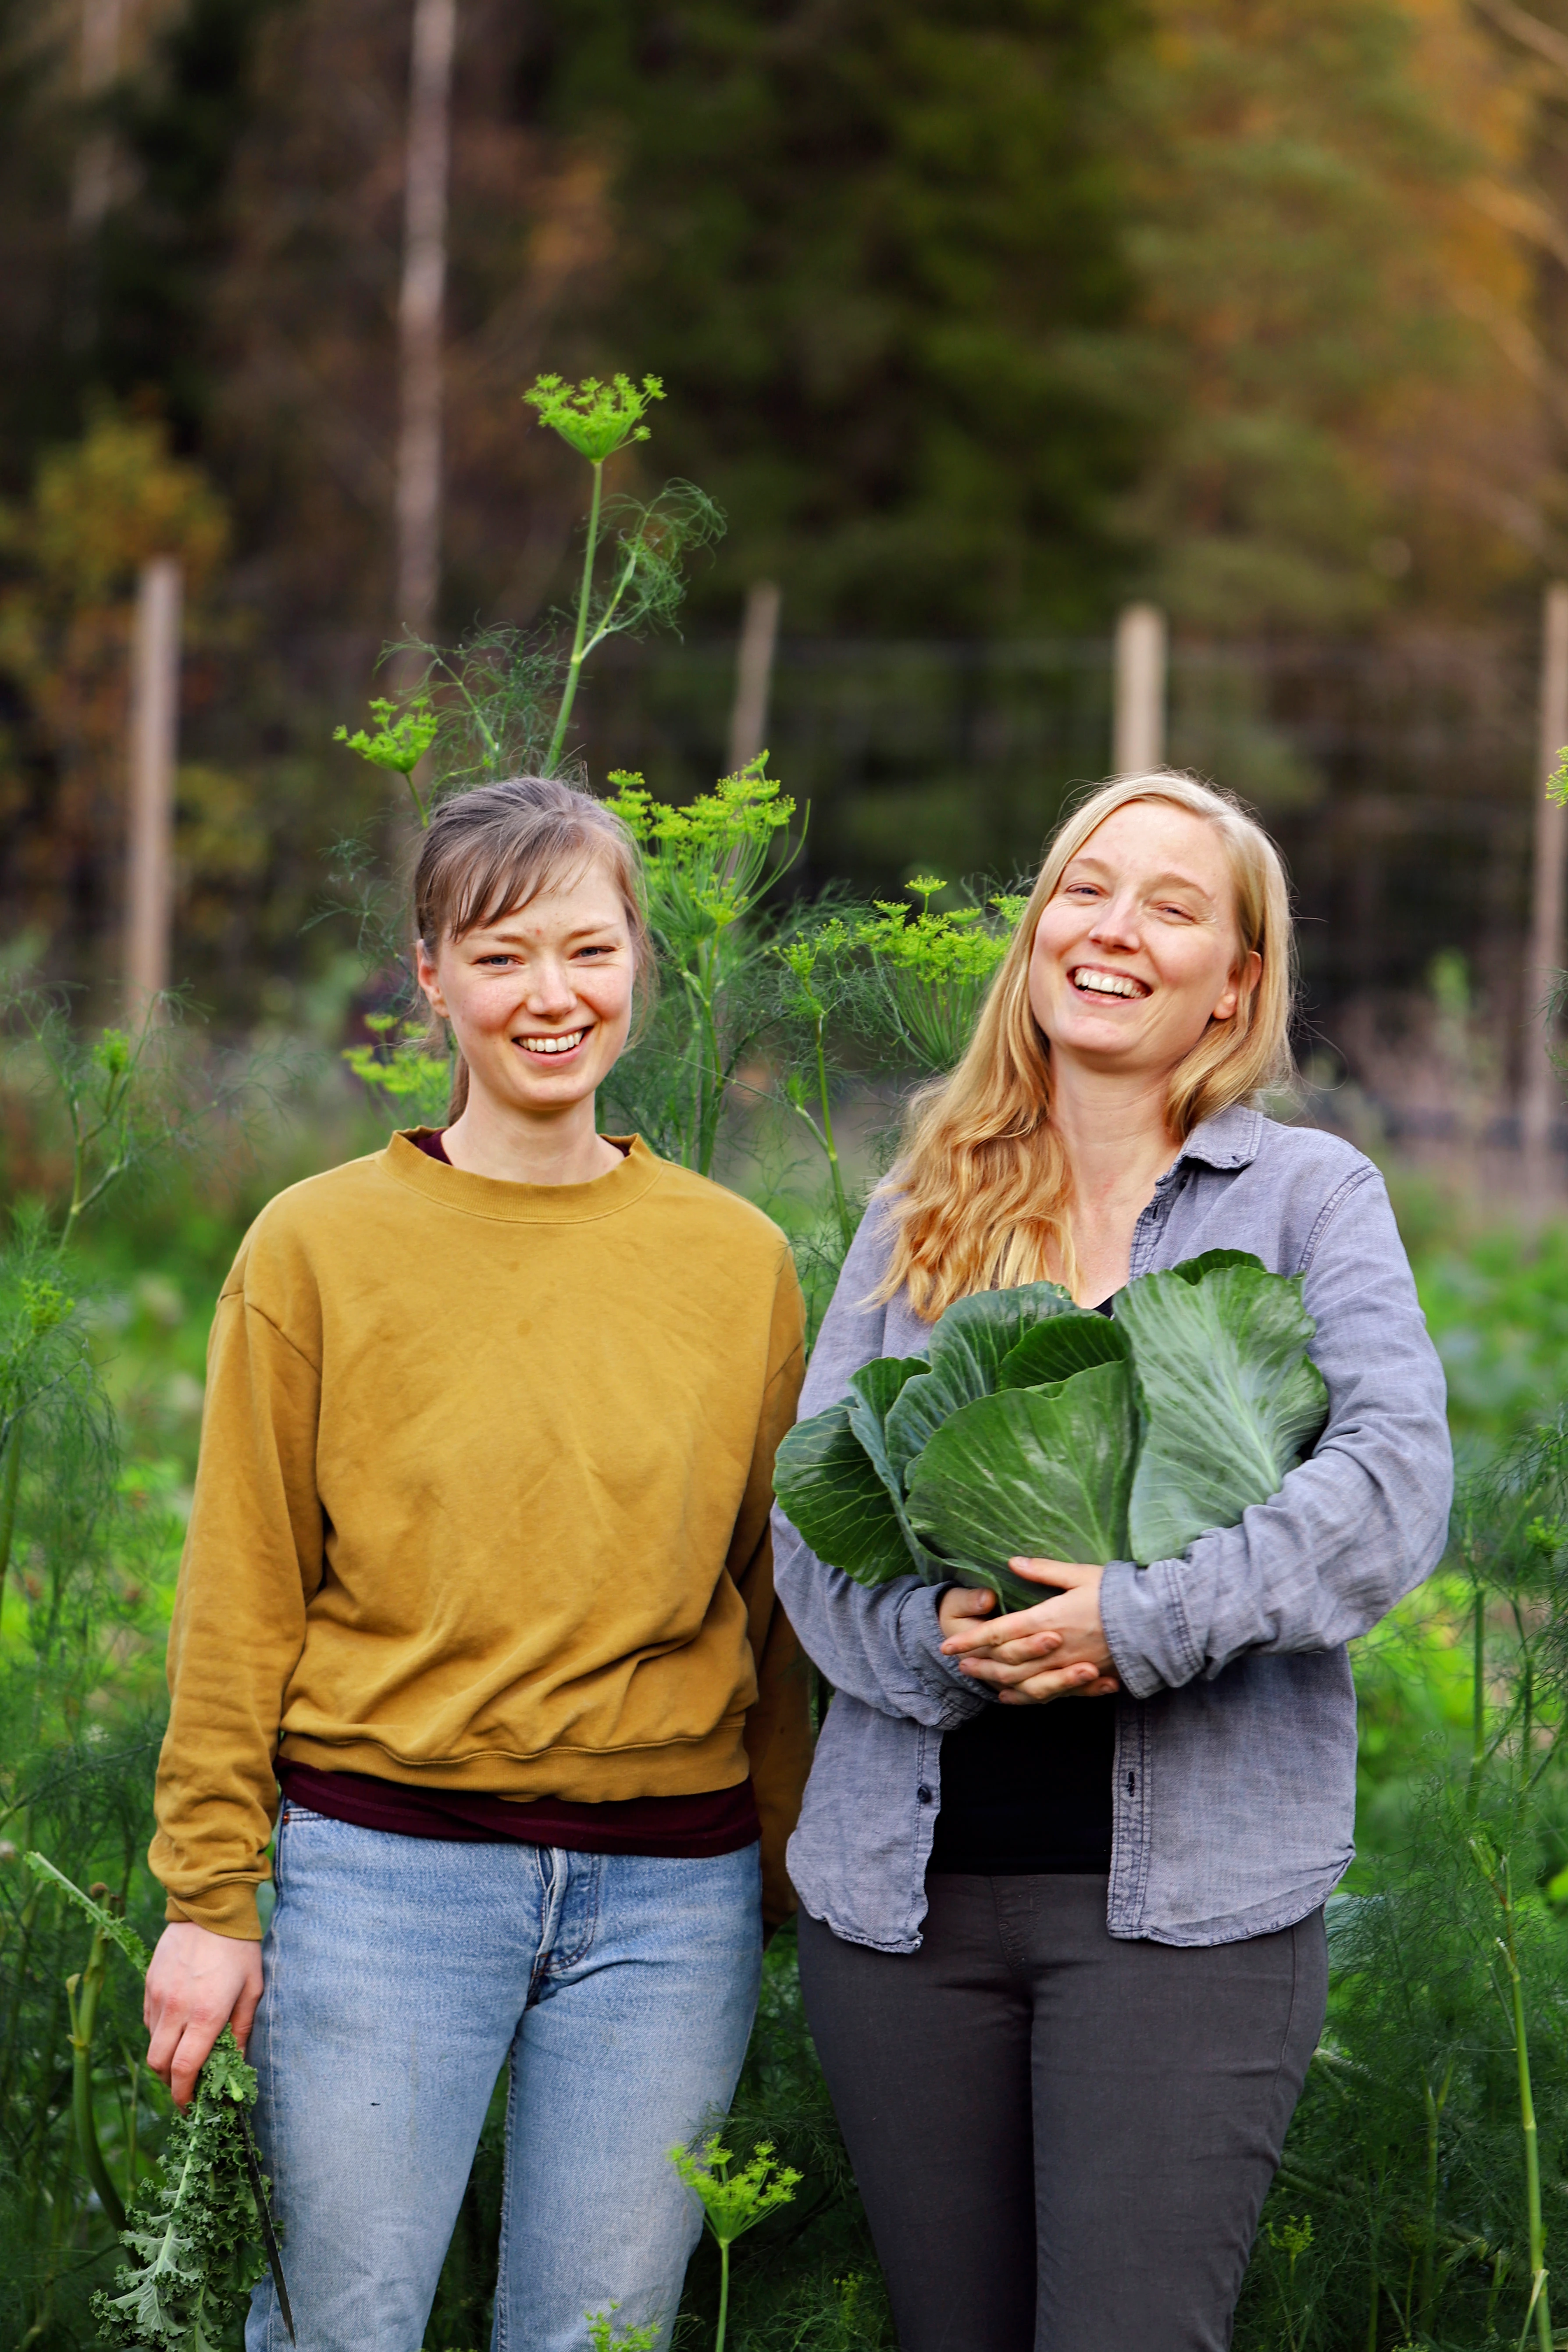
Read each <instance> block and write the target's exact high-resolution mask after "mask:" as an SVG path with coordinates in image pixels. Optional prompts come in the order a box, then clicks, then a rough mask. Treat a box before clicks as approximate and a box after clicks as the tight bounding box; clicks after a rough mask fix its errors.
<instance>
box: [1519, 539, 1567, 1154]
mask: <svg viewBox="0 0 1568 2352" xmlns="http://www.w3.org/2000/svg"><path fill="white" fill-rule="evenodd" d="M1541 656H1542V658H1541V739H1540V744H1539V747H1538V750H1537V752H1536V762H1535V766H1536V776H1537V779H1538V782H1537V784H1536V800H1535V845H1534V861H1533V865H1532V866H1531V888H1530V944H1529V949H1528V961H1527V962H1526V965H1525V972H1524V1038H1523V1048H1524V1050H1523V1058H1522V1083H1521V1088H1520V1122H1519V1124H1520V1140H1521V1145H1522V1147H1523V1155H1524V1181H1525V1185H1526V1188H1527V1190H1528V1191H1529V1192H1531V1194H1532V1195H1533V1196H1534V1197H1535V1198H1536V1199H1537V1200H1538V1201H1539V1200H1542V1199H1544V1197H1545V1195H1546V1194H1547V1192H1549V1191H1550V1190H1551V1189H1552V1113H1553V1111H1554V1110H1555V1108H1556V1107H1557V1103H1558V1100H1559V1097H1560V1095H1561V1091H1562V1082H1561V1081H1560V1079H1559V1078H1558V1076H1557V1073H1556V1071H1555V1070H1554V1069H1553V1067H1552V1052H1551V1049H1552V1035H1551V1026H1550V1024H1548V1023H1546V1022H1544V1021H1543V1020H1542V1010H1541V1007H1542V999H1543V997H1544V996H1545V995H1546V993H1547V991H1548V990H1549V989H1550V988H1551V987H1552V984H1553V982H1554V980H1555V978H1556V975H1557V972H1558V971H1559V969H1560V968H1561V965H1562V962H1563V849H1564V845H1565V844H1568V810H1563V809H1561V808H1559V807H1558V806H1557V805H1556V803H1555V802H1552V801H1549V800H1548V799H1547V797H1546V789H1545V787H1546V781H1547V779H1548V777H1550V776H1552V775H1553V774H1554V773H1555V772H1556V768H1557V761H1558V758H1559V755H1560V753H1561V752H1562V751H1563V746H1564V745H1565V744H1568V583H1564V582H1563V581H1561V580H1554V581H1553V582H1552V585H1551V586H1550V587H1549V588H1548V589H1547V591H1546V604H1545V611H1544V614H1543V616H1542V647H1541Z"/></svg>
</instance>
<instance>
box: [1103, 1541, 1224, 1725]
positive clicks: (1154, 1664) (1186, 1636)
mask: <svg viewBox="0 0 1568 2352" xmlns="http://www.w3.org/2000/svg"><path fill="white" fill-rule="evenodd" d="M1183 1565H1184V1563H1183V1562H1182V1561H1181V1560H1179V1559H1157V1560H1153V1561H1152V1562H1151V1563H1150V1565H1149V1566H1148V1567H1147V1568H1137V1567H1135V1566H1134V1565H1133V1563H1132V1561H1131V1560H1130V1559H1113V1560H1112V1561H1111V1562H1110V1565H1109V1566H1108V1567H1107V1569H1106V1571H1105V1574H1104V1576H1103V1577H1102V1578H1101V1580H1100V1624H1101V1626H1102V1627H1103V1629H1104V1633H1105V1643H1106V1647H1107V1649H1109V1651H1110V1661H1111V1664H1112V1665H1114V1667H1115V1668H1116V1672H1117V1676H1118V1678H1119V1680H1120V1682H1121V1687H1122V1689H1123V1690H1124V1691H1126V1692H1128V1693H1129V1694H1130V1696H1131V1697H1133V1698H1151V1697H1152V1696H1153V1694H1154V1693H1155V1692H1156V1691H1157V1690H1179V1689H1180V1688H1181V1686H1182V1685H1183V1684H1184V1683H1190V1682H1191V1681H1192V1679H1193V1676H1194V1675H1195V1674H1197V1673H1198V1671H1199V1670H1200V1668H1201V1667H1202V1665H1203V1659H1202V1657H1201V1656H1200V1655H1198V1654H1197V1652H1196V1650H1195V1647H1194V1642H1193V1637H1192V1633H1191V1632H1190V1630H1189V1628H1188V1625H1187V1619H1186V1612H1185V1611H1184V1608H1183V1606H1182V1595H1181V1581H1180V1580H1181V1572H1182V1568H1183Z"/></svg>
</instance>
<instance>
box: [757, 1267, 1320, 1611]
mask: <svg viewBox="0 0 1568 2352" xmlns="http://www.w3.org/2000/svg"><path fill="white" fill-rule="evenodd" d="M1314 1329H1315V1326H1314V1324H1313V1322H1312V1319H1311V1318H1310V1316H1309V1315H1308V1314H1307V1312H1306V1310H1305V1307H1303V1305H1302V1302H1301V1280H1300V1276H1284V1275H1275V1274H1269V1273H1268V1271H1267V1270H1266V1269H1265V1267H1264V1266H1263V1265H1262V1264H1261V1263H1260V1261H1259V1260H1258V1259H1257V1258H1256V1257H1253V1256H1251V1255H1248V1254H1247V1253H1246V1252H1244V1251H1240V1250H1210V1251H1208V1252H1206V1253H1205V1255H1203V1256H1202V1257H1197V1258H1190V1259H1188V1260H1187V1261H1186V1262H1185V1263H1184V1265H1178V1266H1174V1267H1173V1268H1172V1269H1171V1270H1170V1272H1169V1273H1164V1274H1146V1275H1141V1276H1138V1278H1137V1279H1136V1280H1135V1281H1132V1282H1130V1283H1129V1284H1128V1286H1127V1287H1126V1289H1125V1290H1123V1291H1122V1292H1121V1293H1120V1295H1119V1296H1118V1297H1117V1300H1116V1305H1115V1311H1114V1314H1113V1315H1111V1316H1110V1317H1106V1316H1101V1315H1097V1314H1093V1313H1084V1312H1083V1311H1081V1310H1080V1309H1079V1307H1077V1306H1076V1305H1075V1303H1074V1301H1073V1299H1072V1297H1071V1296H1070V1295H1069V1294H1068V1292H1067V1291H1066V1290H1064V1289H1062V1288H1060V1287H1059V1286H1058V1285H1057V1284H1055V1283H1049V1282H1037V1283H1028V1284H1025V1285H1023V1286H1020V1287H1019V1288H1017V1289H1014V1290H994V1291H981V1292H977V1293H976V1294H975V1295H974V1296H973V1297H969V1298H962V1299H960V1300H958V1301H957V1302H956V1304H955V1305H953V1306H952V1307H949V1308H948V1310H947V1312H946V1313H945V1314H944V1315H943V1316H942V1317H941V1318H940V1319H939V1321H938V1322H937V1323H936V1324H935V1325H934V1326H933V1327H932V1330H931V1349H930V1353H929V1355H927V1356H913V1357H904V1358H899V1357H882V1358H879V1360H876V1361H875V1362H872V1363H869V1364H867V1365H865V1366H864V1367H863V1368H862V1369H861V1370H859V1371H858V1372H857V1373H856V1374H855V1375H854V1376H853V1378H852V1380H851V1381H850V1384H849V1386H850V1392H849V1394H848V1395H847V1397H846V1398H845V1399H844V1401H843V1402H841V1403H839V1404H836V1405H832V1406H830V1407H829V1408H828V1409H827V1411H826V1412H819V1413H816V1414H814V1415H813V1417H812V1418H811V1419H810V1420H809V1421H804V1422H801V1423H798V1424H797V1426H796V1427H795V1429H793V1430H792V1431H791V1432H790V1434H789V1435H788V1437H786V1438H785V1440H784V1444H783V1445H782V1446H781V1447H780V1449H779V1456H778V1465H777V1468H776V1471H775V1474H774V1486H775V1491H776V1493H777V1496H778V1499H779V1502H780V1504H781V1505H782V1507H783V1508H784V1511H785V1512H786V1513H787V1515H788V1517H789V1518H790V1520H791V1522H792V1523H793V1525H794V1526H795V1528H797V1529H798V1530H799V1532H800V1534H801V1535H802V1536H803V1537H804V1538H805V1541H806V1542H807V1543H808V1544H809V1545H810V1546H811V1548H812V1549H813V1550H814V1551H815V1552H816V1555H817V1557H818V1558H819V1559H823V1560H826V1561H827V1562H828V1563H829V1564H830V1565H831V1566H833V1567H835V1568H839V1569H842V1570H844V1571H845V1573H846V1574H847V1575H849V1576H852V1577H854V1578H855V1579H857V1580H858V1581H859V1582H861V1583H863V1584H871V1585H875V1584H884V1583H888V1582H890V1581H891V1580H892V1579H894V1578H895V1577H900V1576H908V1575H910V1573H911V1572H912V1573H913V1574H915V1575H917V1576H919V1577H921V1579H922V1580H924V1581H925V1582H927V1583H929V1584H945V1583H953V1582H956V1583H961V1584H969V1585H981V1586H984V1587H986V1588H988V1589H989V1590H990V1591H993V1592H994V1593H995V1594H996V1595H997V1596H998V1598H999V1599H1000V1600H1001V1601H1003V1602H1004V1603H1005V1604H1006V1605H1007V1606H1008V1607H1010V1608H1027V1607H1029V1606H1031V1605H1032V1604H1033V1603H1034V1602H1036V1601H1037V1600H1038V1599H1039V1597H1040V1595H1039V1591H1038V1588H1031V1587H1030V1586H1028V1585H1026V1584H1025V1583H1024V1582H1023V1581H1022V1580H1021V1579H1019V1578H1018V1577H1017V1576H1016V1575H1014V1574H1013V1573H1012V1571H1011V1570H1009V1568H1008V1565H1007V1563H1008V1562H1009V1560H1010V1559H1014V1558H1016V1557H1018V1556H1024V1557H1028V1558H1039V1559H1056V1560H1068V1561H1084V1562H1094V1563H1099V1564H1101V1565H1103V1564H1104V1563H1105V1562H1107V1561H1109V1560H1112V1559H1132V1560H1135V1561H1138V1562H1139V1563H1146V1562H1148V1561H1149V1560H1152V1559H1169V1558H1172V1557H1173V1556H1174V1555H1177V1554H1179V1553H1181V1552H1183V1551H1184V1550H1185V1549H1186V1548H1187V1546H1188V1545H1189V1544H1190V1543H1192V1542H1193V1541H1194V1538H1196V1537H1198V1536H1200V1535H1202V1534H1204V1533H1205V1531H1206V1530H1207V1529H1209V1528H1228V1527H1234V1526H1235V1525H1236V1524H1237V1521H1238V1520H1239V1519H1240V1517H1241V1516H1242V1513H1243V1512H1244V1511H1245V1510H1247V1508H1248V1507H1250V1506H1251V1505H1253V1504H1255V1503H1266V1502H1268V1500H1269V1499H1270V1498H1271V1497H1272V1496H1274V1495H1276V1494H1278V1492H1279V1488H1280V1486H1282V1485H1283V1483H1284V1480H1285V1477H1286V1475H1287V1473H1288V1472H1289V1471H1290V1470H1292V1469H1294V1468H1295V1466H1296V1465H1297V1464H1298V1463H1299V1462H1300V1461H1301V1460H1302V1459H1303V1458H1304V1456H1305V1455H1306V1454H1308V1453H1309V1452H1310V1450H1311V1447H1312V1445H1313V1444H1314V1443H1315V1442H1316V1440H1317V1438H1318V1436H1319V1435H1320V1434H1321V1430H1322V1427H1323V1423H1324V1421H1325V1419H1326V1417H1327V1412H1328V1393H1327V1391H1326V1390H1325V1388H1324V1386H1323V1381H1322V1377H1321V1374H1320V1372H1319V1371H1318V1369H1317V1367H1316V1365H1315V1364H1313V1363H1312V1362H1311V1360H1310V1358H1309V1356H1308V1354H1307V1346H1308V1343H1309V1341H1310V1339H1311V1338H1312V1336H1313V1332H1314Z"/></svg>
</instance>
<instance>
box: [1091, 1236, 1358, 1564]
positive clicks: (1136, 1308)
mask: <svg viewBox="0 0 1568 2352" xmlns="http://www.w3.org/2000/svg"><path fill="white" fill-rule="evenodd" d="M1116 1320H1117V1322H1118V1324H1119V1325H1120V1326H1121V1328H1122V1329H1123V1330H1124V1331H1125V1332H1126V1334H1127V1336H1128V1338H1129V1339H1131V1343H1132V1363H1133V1367H1134V1373H1135V1378H1136V1381H1137V1389H1138V1411H1139V1420H1140V1424H1141V1432H1140V1444H1139V1447H1138V1466H1137V1471H1136V1474H1135V1475H1134V1477H1133V1481H1132V1496H1131V1502H1130V1504H1129V1506H1128V1528H1129V1537H1130V1540H1131V1557H1132V1559H1136V1560H1143V1561H1147V1560H1151V1559H1173V1558H1175V1557H1177V1556H1179V1555H1180V1554H1181V1553H1182V1552H1184V1551H1185V1549H1186V1548H1187V1546H1188V1545H1189V1544H1190V1543H1192V1542H1193V1541H1194V1538H1196V1537H1198V1536H1201V1535H1203V1534H1204V1533H1205V1532H1206V1530H1207V1529H1209V1528H1233V1527H1235V1526H1236V1525H1237V1522H1238V1521H1239V1519H1240V1517H1241V1515H1242V1513H1243V1512H1244V1511H1245V1510H1247V1508H1248V1507H1249V1506H1250V1505H1252V1504H1254V1503H1266V1502H1268V1501H1269V1500H1270V1498H1271V1497H1272V1496H1275V1495H1277V1494H1278V1493H1279V1489H1280V1487H1281V1486H1283V1485H1284V1483H1285V1478H1286V1475H1287V1473H1288V1472H1289V1471H1291V1470H1293V1469H1294V1468H1295V1467H1296V1465H1297V1464H1298V1463H1299V1462H1300V1460H1301V1459H1302V1458H1303V1456H1304V1455H1305V1454H1307V1453H1308V1452H1310V1448H1311V1446H1312V1444H1313V1443H1314V1442H1315V1440H1316V1439H1317V1438H1318V1437H1319V1435H1320V1434H1321V1431H1322V1427H1323V1423H1324V1422H1325V1420H1326V1419H1327V1417H1328V1409H1329V1392H1328V1391H1327V1389H1326V1388H1325V1387H1324V1385H1323V1376H1322V1374H1321V1372H1320V1371H1319V1370H1318V1368H1317V1366H1316V1364H1314V1363H1313V1362H1312V1360H1311V1358H1310V1356H1309V1355H1308V1354H1307V1343H1308V1341H1309V1340H1310V1339H1311V1338H1312V1335H1313V1333H1314V1331H1315V1330H1316V1328H1317V1326H1316V1325H1315V1324H1314V1323H1313V1321H1312V1318H1311V1317H1310V1315H1309V1314H1308V1313H1307V1310H1306V1308H1305V1307H1304V1306H1303V1305H1302V1303H1301V1277H1300V1275H1294V1276H1285V1275H1278V1274H1268V1273H1267V1272H1266V1271H1265V1270H1264V1267H1263V1266H1262V1265H1261V1264H1260V1262H1259V1261H1258V1259H1257V1258H1248V1257H1247V1256H1245V1255H1243V1254H1242V1253H1241V1252H1239V1251H1234V1250H1226V1251H1223V1252H1222V1251H1218V1250H1215V1251H1211V1252H1210V1253H1209V1255H1208V1256H1207V1257H1206V1258H1202V1259H1194V1260H1192V1261H1190V1262H1189V1263H1188V1264H1187V1265H1182V1266H1177V1267H1174V1268H1173V1269H1172V1271H1171V1272H1170V1273H1169V1274H1146V1275H1143V1276H1141V1277H1140V1279H1139V1280H1138V1281H1136V1282H1130V1283H1129V1284H1128V1286H1127V1287H1126V1289H1125V1290H1124V1291H1123V1292H1122V1293H1121V1297H1119V1298H1118V1299H1117V1302H1116Z"/></svg>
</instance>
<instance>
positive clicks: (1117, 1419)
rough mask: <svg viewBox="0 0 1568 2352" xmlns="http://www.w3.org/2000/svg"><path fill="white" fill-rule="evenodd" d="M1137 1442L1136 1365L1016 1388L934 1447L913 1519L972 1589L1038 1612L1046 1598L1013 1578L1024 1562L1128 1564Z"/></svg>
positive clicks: (985, 1404)
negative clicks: (1012, 1567)
mask: <svg viewBox="0 0 1568 2352" xmlns="http://www.w3.org/2000/svg"><path fill="white" fill-rule="evenodd" d="M1135 1435H1136V1423H1135V1421H1134V1418H1133V1407H1132V1380H1131V1372H1130V1370H1129V1369H1128V1366H1127V1364H1126V1363H1125V1362H1116V1361H1112V1362H1109V1363H1099V1364H1094V1365H1091V1366H1090V1367H1089V1369H1088V1370H1086V1371H1081V1372H1075V1373H1074V1374H1073V1375H1072V1377H1071V1379H1069V1380H1065V1381H1050V1382H1047V1384H1046V1385H1045V1386H1044V1387H1039V1388H1027V1389H1005V1390H1003V1391H1000V1392H999V1393H998V1394H997V1395H995V1396H990V1397H983V1398H982V1399H981V1400H980V1402H978V1403H976V1404H968V1405H964V1406H963V1407H961V1409H960V1410H959V1411H958V1412H955V1413H954V1414H953V1416H952V1420H951V1421H949V1422H947V1423H944V1425H943V1426H942V1428H941V1429H939V1430H938V1431H937V1433H936V1434H935V1436H934V1437H932V1438H931V1440H930V1441H929V1443H928V1444H926V1446H925V1447H924V1449H923V1451H922V1452H921V1455H920V1457H919V1459H918V1460H917V1461H916V1463H915V1465H914V1468H913V1470H912V1472H911V1474H910V1518H911V1519H912V1521H913V1522H914V1526H915V1528H916V1531H917V1533H918V1534H920V1535H921V1536H923V1537H924V1538H926V1539H927V1540H928V1541H929V1543H930V1544H931V1547H932V1548H933V1549H935V1550H936V1551H939V1552H940V1553H941V1554H942V1557H943V1558H944V1559H947V1560H948V1561H949V1562H950V1563H951V1564H952V1569H953V1570H956V1571H957V1572H958V1573H959V1575H960V1576H961V1578H962V1580H963V1581H964V1582H965V1583H969V1582H974V1583H978V1584H985V1585H989V1586H990V1588H991V1590H992V1591H994V1592H996V1593H999V1594H1000V1595H1001V1596H1002V1598H1003V1599H1004V1600H1006V1601H1011V1602H1012V1603H1013V1604H1014V1605H1015V1606H1022V1607H1025V1608H1026V1607H1028V1606H1029V1605H1030V1604H1031V1603H1032V1602H1034V1601H1039V1600H1040V1599H1042V1598H1043V1597H1044V1596H1043V1594H1042V1592H1041V1591H1040V1588H1039V1587H1038V1586H1035V1585H1027V1584H1025V1583H1024V1582H1023V1581H1022V1580H1020V1579H1018V1578H1016V1577H1010V1576H1009V1575H1008V1574H1007V1562H1008V1560H1009V1559H1011V1558H1012V1557H1013V1556H1014V1554H1015V1553H1022V1554H1025V1555H1026V1556H1027V1557H1028V1558H1030V1559H1072V1560H1098V1561H1101V1562H1103V1561H1105V1560H1110V1559H1125V1558H1126V1556H1127V1497H1128V1492H1129V1489H1130V1487H1131V1483H1132V1460H1133V1441H1134V1438H1135Z"/></svg>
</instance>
